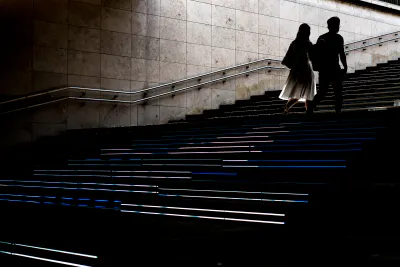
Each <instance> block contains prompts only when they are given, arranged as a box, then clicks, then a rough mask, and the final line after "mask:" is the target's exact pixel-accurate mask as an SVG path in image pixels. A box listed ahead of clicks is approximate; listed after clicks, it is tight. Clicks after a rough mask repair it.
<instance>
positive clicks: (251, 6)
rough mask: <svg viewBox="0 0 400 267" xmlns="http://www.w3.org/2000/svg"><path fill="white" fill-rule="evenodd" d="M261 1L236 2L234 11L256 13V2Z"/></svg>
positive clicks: (241, 0)
mask: <svg viewBox="0 0 400 267" xmlns="http://www.w3.org/2000/svg"><path fill="white" fill-rule="evenodd" d="M259 1H260V2H262V1H263V0H236V9H239V10H244V11H248V12H253V13H258V2H259Z"/></svg>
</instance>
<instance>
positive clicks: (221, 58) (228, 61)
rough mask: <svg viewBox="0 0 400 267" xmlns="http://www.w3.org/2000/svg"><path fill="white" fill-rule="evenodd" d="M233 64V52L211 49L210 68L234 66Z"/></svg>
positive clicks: (223, 49) (216, 48)
mask: <svg viewBox="0 0 400 267" xmlns="http://www.w3.org/2000/svg"><path fill="white" fill-rule="evenodd" d="M234 64H235V50H231V49H225V48H218V47H213V48H212V65H211V66H212V67H213V68H224V67H229V66H234Z"/></svg>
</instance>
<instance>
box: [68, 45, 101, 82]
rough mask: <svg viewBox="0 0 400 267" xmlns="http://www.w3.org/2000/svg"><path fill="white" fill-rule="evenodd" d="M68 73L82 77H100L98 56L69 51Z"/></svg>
mask: <svg viewBox="0 0 400 267" xmlns="http://www.w3.org/2000/svg"><path fill="white" fill-rule="evenodd" d="M68 73H69V74H76V75H83V76H97V77H99V76H100V54H98V53H91V52H82V51H75V50H69V52H68Z"/></svg>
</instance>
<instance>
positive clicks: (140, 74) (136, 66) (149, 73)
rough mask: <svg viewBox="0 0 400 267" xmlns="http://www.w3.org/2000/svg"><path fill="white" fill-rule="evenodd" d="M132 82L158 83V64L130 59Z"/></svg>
mask: <svg viewBox="0 0 400 267" xmlns="http://www.w3.org/2000/svg"><path fill="white" fill-rule="evenodd" d="M131 79H132V80H134V81H143V82H145V81H148V82H159V80H160V62H159V61H154V60H146V59H136V58H132V77H131Z"/></svg>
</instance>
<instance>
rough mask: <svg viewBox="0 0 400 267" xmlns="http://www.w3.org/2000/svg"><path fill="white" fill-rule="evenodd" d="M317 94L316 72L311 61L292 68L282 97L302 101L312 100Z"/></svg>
mask: <svg viewBox="0 0 400 267" xmlns="http://www.w3.org/2000/svg"><path fill="white" fill-rule="evenodd" d="M316 94H317V86H316V83H315V74H314V71H313V70H312V65H311V62H310V61H309V62H308V64H305V65H304V66H302V67H294V68H292V69H291V70H290V73H289V77H288V78H287V81H286V84H285V86H284V87H283V89H282V92H281V94H280V95H279V98H280V99H283V100H289V99H298V100H299V101H300V102H305V101H306V100H309V101H312V100H313V99H314V96H315V95H316Z"/></svg>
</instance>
